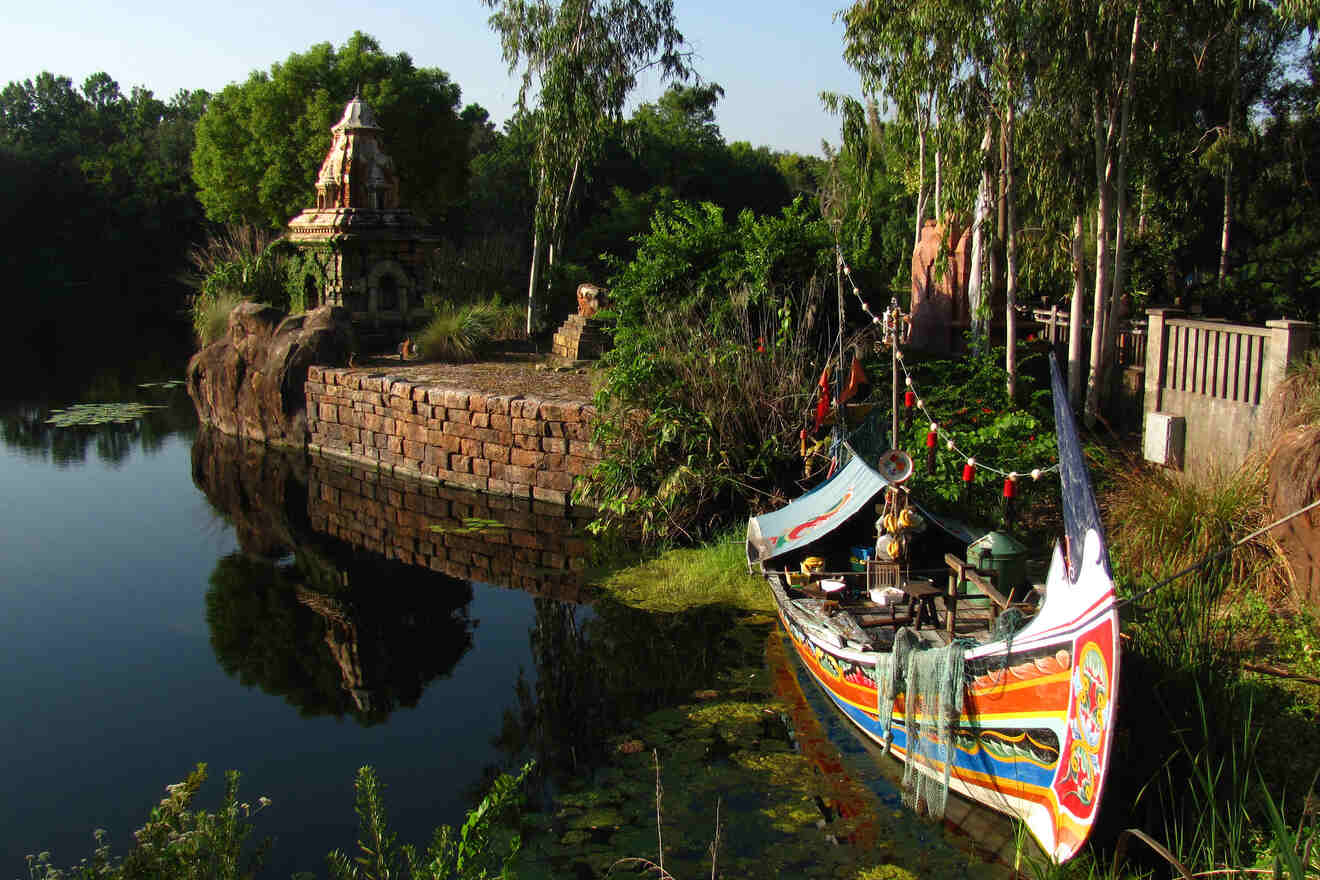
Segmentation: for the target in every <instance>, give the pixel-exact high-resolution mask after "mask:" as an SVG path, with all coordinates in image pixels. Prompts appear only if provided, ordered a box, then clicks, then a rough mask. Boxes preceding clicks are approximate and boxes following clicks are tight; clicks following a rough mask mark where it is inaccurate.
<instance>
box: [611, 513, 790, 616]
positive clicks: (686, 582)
mask: <svg viewBox="0 0 1320 880" xmlns="http://www.w3.org/2000/svg"><path fill="white" fill-rule="evenodd" d="M594 586H597V587H599V588H600V589H603V590H605V591H607V592H609V593H610V594H611V595H612V596H614V598H616V599H618V600H619V601H621V602H625V603H627V604H629V605H634V606H637V607H641V608H646V609H649V610H654V611H681V610H684V609H687V608H695V607H698V606H701V605H707V604H712V605H727V606H730V607H733V608H740V609H744V610H748V611H769V612H772V611H774V605H773V603H772V602H771V600H770V594H769V591H768V590H766V588H765V580H764V579H762V578H761V577H759V576H754V575H751V574H748V572H747V555H746V547H745V545H744V543H743V539H742V535H741V534H740V533H739V532H738V531H736V530H734V531H730V532H727V533H724V534H722V535H718V536H717V537H716V538H715V539H713V540H711V541H709V542H707V543H705V544H703V545H701V546H699V547H691V548H681V547H671V548H668V549H666V550H664V551H663V552H660V553H657V554H656V555H654V556H653V557H651V558H649V559H645V560H643V561H640V562H638V563H637V564H635V565H631V566H628V567H627V568H623V569H621V570H619V571H615V572H611V573H610V574H609V575H607V576H605V577H604V578H602V579H601V580H600V581H598V582H595V584H594Z"/></svg>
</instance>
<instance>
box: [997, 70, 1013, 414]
mask: <svg viewBox="0 0 1320 880" xmlns="http://www.w3.org/2000/svg"><path fill="white" fill-rule="evenodd" d="M1010 88H1011V84H1010ZM1013 122H1014V108H1013V102H1012V101H1011V100H1010V101H1009V104H1008V112H1007V113H1006V114H1005V117H1004V133H1003V137H1002V139H1001V143H1002V144H1003V146H1002V148H1001V149H1000V151H999V155H1000V160H1001V166H1000V170H999V179H1000V181H1001V189H1000V193H1001V195H1000V208H999V216H1000V217H1002V218H1003V220H1004V226H1003V230H1004V264H1005V265H1004V269H1005V275H1004V325H1005V336H1007V337H1008V338H1007V340H1006V347H1005V349H1004V352H1005V354H1004V370H1005V371H1006V372H1007V373H1008V399H1009V400H1010V401H1014V402H1015V401H1016V400H1017V211H1016V210H1015V208H1014V206H1013V198H1014V190H1015V181H1014V180H1013Z"/></svg>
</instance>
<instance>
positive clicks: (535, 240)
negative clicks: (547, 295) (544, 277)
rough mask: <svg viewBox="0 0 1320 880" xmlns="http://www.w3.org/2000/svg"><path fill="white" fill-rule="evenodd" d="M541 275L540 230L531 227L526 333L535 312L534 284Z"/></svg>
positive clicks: (530, 333)
mask: <svg viewBox="0 0 1320 880" xmlns="http://www.w3.org/2000/svg"><path fill="white" fill-rule="evenodd" d="M540 276H541V231H540V230H539V229H536V228H535V227H533V228H532V268H531V270H530V271H529V272H528V273H527V335H528V336H529V337H530V336H531V335H532V333H533V329H534V328H533V326H532V325H533V321H532V317H533V315H535V314H536V284H537V282H538V281H540Z"/></svg>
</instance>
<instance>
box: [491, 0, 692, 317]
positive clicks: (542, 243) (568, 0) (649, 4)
mask: <svg viewBox="0 0 1320 880" xmlns="http://www.w3.org/2000/svg"><path fill="white" fill-rule="evenodd" d="M484 2H485V3H486V5H487V6H488V7H489V8H491V9H492V10H494V12H493V14H492V15H491V17H490V25H491V27H492V28H493V29H494V30H495V31H496V33H498V34H499V36H500V44H501V46H502V48H503V51H504V60H505V61H506V62H507V63H508V65H509V72H510V73H514V72H515V71H517V70H518V69H519V67H520V66H521V68H522V87H521V88H520V89H519V91H518V107H519V110H523V111H525V110H527V109H528V107H529V106H531V107H533V108H534V109H533V113H534V119H535V121H536V125H537V129H538V131H537V134H538V136H537V142H536V151H535V154H534V158H533V170H532V173H533V184H534V188H535V191H536V209H535V219H534V220H533V227H532V260H531V267H530V270H529V271H528V279H527V330H528V332H529V333H530V332H532V331H533V329H534V325H535V315H536V302H537V292H538V288H539V286H540V284H541V272H542V264H543V262H544V265H545V266H546V267H547V268H553V266H554V262H555V255H556V253H557V252H560V251H562V250H563V241H564V232H565V229H566V228H567V221H568V216H569V213H570V211H571V210H572V207H573V199H574V196H575V191H576V189H577V187H578V184H579V181H580V180H581V178H582V176H583V175H584V174H585V173H586V171H587V169H588V166H589V164H590V163H591V161H592V160H593V159H594V157H595V155H596V153H597V151H598V150H599V148H600V146H601V144H602V142H603V141H604V139H605V137H606V135H607V133H608V132H609V131H610V129H611V128H612V127H614V126H615V125H617V124H618V123H619V122H621V121H622V119H623V106H624V102H625V101H626V100H627V98H628V95H629V93H631V92H632V90H633V89H634V88H635V87H636V85H637V76H638V74H639V73H641V71H642V70H644V69H647V68H659V71H660V75H661V78H662V79H669V78H678V79H686V78H687V77H688V76H689V75H690V73H691V71H690V68H689V66H688V59H687V54H686V53H685V52H684V51H683V47H684V41H683V35H682V34H681V33H679V31H678V28H677V27H676V25H675V23H674V6H673V0H560V2H558V3H556V2H553V0H484Z"/></svg>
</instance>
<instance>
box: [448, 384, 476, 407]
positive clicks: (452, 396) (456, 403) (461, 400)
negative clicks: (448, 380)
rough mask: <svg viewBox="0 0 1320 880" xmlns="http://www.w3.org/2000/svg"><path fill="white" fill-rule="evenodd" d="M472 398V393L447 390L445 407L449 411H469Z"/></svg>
mask: <svg viewBox="0 0 1320 880" xmlns="http://www.w3.org/2000/svg"><path fill="white" fill-rule="evenodd" d="M471 397H472V392H470V391H456V390H453V389H446V390H445V406H446V407H448V408H449V409H461V410H463V411H465V412H466V411H467V408H468V400H469V399H470V398H471Z"/></svg>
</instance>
